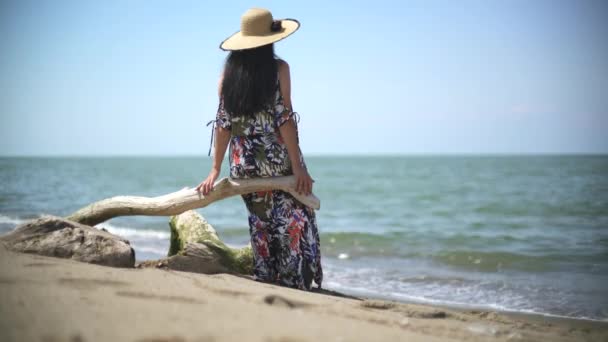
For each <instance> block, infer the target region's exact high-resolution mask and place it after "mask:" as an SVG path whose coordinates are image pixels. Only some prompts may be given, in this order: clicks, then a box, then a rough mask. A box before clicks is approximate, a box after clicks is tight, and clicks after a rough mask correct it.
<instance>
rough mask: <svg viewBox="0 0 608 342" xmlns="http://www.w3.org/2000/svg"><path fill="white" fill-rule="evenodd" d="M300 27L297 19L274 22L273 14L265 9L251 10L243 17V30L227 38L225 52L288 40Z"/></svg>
mask: <svg viewBox="0 0 608 342" xmlns="http://www.w3.org/2000/svg"><path fill="white" fill-rule="evenodd" d="M299 27H300V22H299V21H297V20H295V19H279V20H273V19H272V13H270V11H269V10H267V9H263V8H251V9H249V10H247V12H245V14H243V15H242V16H241V30H240V31H238V32H237V33H235V34H233V35H232V36H230V37H228V38H226V39H225V40H224V41H223V42H222V43H221V44H220V49H222V50H224V51H231V50H244V49H252V48H255V47H258V46H262V45H266V44H271V43H274V42H277V41H279V40H281V39H284V38H286V37H287V36H289V35H290V34H292V33H294V32H295V31H296V30H297V29H298V28H299Z"/></svg>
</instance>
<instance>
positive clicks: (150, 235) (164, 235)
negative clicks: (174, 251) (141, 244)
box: [95, 222, 171, 240]
mask: <svg viewBox="0 0 608 342" xmlns="http://www.w3.org/2000/svg"><path fill="white" fill-rule="evenodd" d="M95 227H97V228H105V229H106V230H107V231H108V232H110V233H112V234H115V235H118V236H122V237H124V238H143V239H155V240H169V238H170V237H171V234H170V233H169V232H165V231H159V230H144V229H136V228H131V227H121V226H115V225H112V224H110V223H107V222H103V223H99V224H96V225H95Z"/></svg>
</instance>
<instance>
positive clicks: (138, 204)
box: [66, 176, 321, 226]
mask: <svg viewBox="0 0 608 342" xmlns="http://www.w3.org/2000/svg"><path fill="white" fill-rule="evenodd" d="M295 187H296V179H295V177H294V176H281V177H267V178H251V179H230V178H222V179H221V180H219V181H217V182H215V184H214V187H213V190H212V191H211V192H209V193H208V194H207V196H203V194H202V193H200V192H198V191H196V189H195V188H188V187H186V188H183V189H181V190H178V191H175V192H172V193H170V194H166V195H162V196H157V197H141V196H114V197H110V198H106V199H104V200H101V201H98V202H95V203H92V204H90V205H88V206H86V207H84V208H82V209H79V210H77V211H76V212H75V213H73V214H71V215H69V216H67V217H66V219H68V220H70V221H74V222H79V223H82V224H86V225H89V226H94V225H96V224H99V223H102V222H104V221H107V220H109V219H111V218H114V217H118V216H129V215H148V216H171V215H179V214H181V213H183V212H185V211H187V210H191V209H197V208H203V207H206V206H207V205H209V204H211V203H213V202H215V201H219V200H222V199H225V198H228V197H230V196H235V195H243V194H247V193H251V192H257V191H266V190H283V191H286V192H289V193H290V194H291V195H293V196H294V197H295V198H296V199H297V200H298V201H300V202H302V203H303V204H305V205H307V206H309V207H311V208H313V209H319V208H320V206H321V204H320V201H319V199H318V198H317V197H316V196H315V195H314V194H311V195H308V196H306V195H300V194H298V193H297V192H296V190H295Z"/></svg>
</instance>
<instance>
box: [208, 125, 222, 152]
mask: <svg viewBox="0 0 608 342" xmlns="http://www.w3.org/2000/svg"><path fill="white" fill-rule="evenodd" d="M217 120H219V119H215V120H211V121H209V122H207V127H209V125H211V124H213V125H212V126H211V141H210V142H209V152H207V156H211V148H213V134H214V133H215V125H216V123H217Z"/></svg>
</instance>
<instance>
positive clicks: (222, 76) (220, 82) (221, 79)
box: [217, 70, 224, 97]
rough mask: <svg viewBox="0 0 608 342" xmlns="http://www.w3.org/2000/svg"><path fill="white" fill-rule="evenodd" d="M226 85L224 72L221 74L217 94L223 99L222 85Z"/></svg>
mask: <svg viewBox="0 0 608 342" xmlns="http://www.w3.org/2000/svg"><path fill="white" fill-rule="evenodd" d="M223 84H224V70H222V73H221V74H220V79H219V80H218V82H217V94H218V95H219V96H220V97H221V96H222V85H223Z"/></svg>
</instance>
